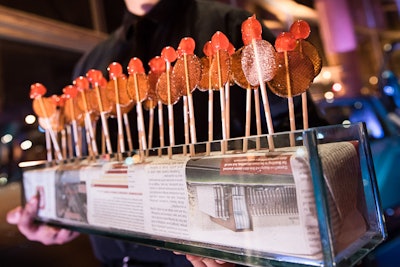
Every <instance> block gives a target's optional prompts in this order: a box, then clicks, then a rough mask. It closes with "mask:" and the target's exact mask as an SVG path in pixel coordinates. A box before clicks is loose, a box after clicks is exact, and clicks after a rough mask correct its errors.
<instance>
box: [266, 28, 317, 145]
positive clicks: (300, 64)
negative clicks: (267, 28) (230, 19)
mask: <svg viewBox="0 0 400 267" xmlns="http://www.w3.org/2000/svg"><path fill="white" fill-rule="evenodd" d="M295 47H296V39H295V37H294V35H293V34H292V33H290V32H282V33H281V34H279V35H278V37H277V38H276V41H275V48H276V50H277V51H278V52H277V56H276V59H277V62H278V66H279V67H278V70H277V72H276V75H275V77H274V78H273V79H272V80H271V81H270V83H269V85H270V88H271V91H273V92H274V93H275V94H277V95H279V96H281V97H287V99H288V108H289V121H290V130H291V131H294V130H296V122H295V114H294V104H293V97H294V96H296V95H300V94H302V93H304V92H305V91H306V90H307V89H308V87H309V86H310V84H311V82H312V80H313V79H314V66H313V64H312V63H311V61H310V60H309V59H308V58H307V57H304V56H303V55H301V54H300V53H299V52H297V51H294V49H295ZM290 143H291V145H292V146H294V143H295V140H294V136H293V135H291V136H290Z"/></svg>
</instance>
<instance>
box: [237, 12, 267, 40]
mask: <svg viewBox="0 0 400 267" xmlns="http://www.w3.org/2000/svg"><path fill="white" fill-rule="evenodd" d="M241 30H242V39H243V43H244V44H245V45H248V44H250V43H251V41H252V40H253V39H256V40H261V39H262V37H261V34H262V27H261V24H260V22H259V21H258V20H257V19H256V16H255V15H253V16H251V17H249V18H248V19H246V20H245V21H244V22H243V23H242V29H241Z"/></svg>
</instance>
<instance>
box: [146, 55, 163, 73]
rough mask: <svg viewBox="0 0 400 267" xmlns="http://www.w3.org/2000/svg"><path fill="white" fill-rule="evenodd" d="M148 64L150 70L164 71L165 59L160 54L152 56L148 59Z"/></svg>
mask: <svg viewBox="0 0 400 267" xmlns="http://www.w3.org/2000/svg"><path fill="white" fill-rule="evenodd" d="M149 66H150V69H151V71H152V72H164V71H165V61H164V59H162V58H161V57H160V56H156V57H153V58H152V59H151V60H150V61H149Z"/></svg>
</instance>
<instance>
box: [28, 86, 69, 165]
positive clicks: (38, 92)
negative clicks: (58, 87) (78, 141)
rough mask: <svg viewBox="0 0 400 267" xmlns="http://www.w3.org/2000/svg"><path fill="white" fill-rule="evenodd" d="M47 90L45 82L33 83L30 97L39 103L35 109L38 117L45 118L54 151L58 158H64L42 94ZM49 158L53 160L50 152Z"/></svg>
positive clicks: (46, 129)
mask: <svg viewBox="0 0 400 267" xmlns="http://www.w3.org/2000/svg"><path fill="white" fill-rule="evenodd" d="M46 91H47V89H46V87H44V85H43V84H40V83H35V84H32V85H31V88H30V98H31V99H33V101H34V102H37V103H38V106H39V108H35V107H34V110H35V112H36V114H37V115H38V117H40V118H43V121H44V123H45V131H46V134H48V135H49V136H50V139H51V143H52V144H53V148H54V151H55V153H56V156H57V158H58V160H62V159H63V156H62V154H61V151H60V146H59V144H58V141H57V137H56V134H55V132H54V131H53V128H52V126H51V122H50V119H49V115H50V114H49V113H48V112H47V110H46V106H45V104H44V101H43V99H42V96H43V95H44V94H45V93H46ZM47 147H48V148H49V147H50V146H47ZM48 150H49V149H48ZM47 159H48V160H51V158H49V154H48V158H47Z"/></svg>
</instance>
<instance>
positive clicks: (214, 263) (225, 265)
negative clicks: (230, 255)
mask: <svg viewBox="0 0 400 267" xmlns="http://www.w3.org/2000/svg"><path fill="white" fill-rule="evenodd" d="M186 259H188V261H190V262H191V263H192V265H193V267H234V266H235V264H234V263H229V262H224V261H221V260H214V259H210V258H204V257H200V256H195V255H190V254H186Z"/></svg>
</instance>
